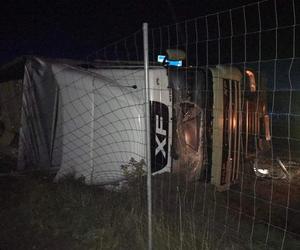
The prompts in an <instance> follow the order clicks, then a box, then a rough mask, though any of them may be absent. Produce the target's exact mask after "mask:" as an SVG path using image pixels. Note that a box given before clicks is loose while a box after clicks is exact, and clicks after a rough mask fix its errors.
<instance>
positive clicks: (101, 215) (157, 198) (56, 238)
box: [0, 174, 298, 250]
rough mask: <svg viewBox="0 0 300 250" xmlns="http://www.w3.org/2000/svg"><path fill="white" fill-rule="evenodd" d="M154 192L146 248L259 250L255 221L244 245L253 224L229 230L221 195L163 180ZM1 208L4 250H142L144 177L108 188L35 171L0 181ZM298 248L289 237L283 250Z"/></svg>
mask: <svg viewBox="0 0 300 250" xmlns="http://www.w3.org/2000/svg"><path fill="white" fill-rule="evenodd" d="M153 187H154V188H153V245H154V248H153V249H172V250H174V249H182V250H186V249H204V250H208V249H250V248H251V247H252V248H253V249H266V245H265V244H264V239H265V234H264V232H265V230H266V227H265V226H264V225H263V224H260V223H258V224H255V227H256V229H255V234H254V235H253V241H252V242H250V243H249V242H248V241H247V240H245V239H248V240H249V238H250V236H249V234H247V233H249V230H251V226H252V223H251V222H252V221H251V222H250V223H249V221H247V220H246V219H245V220H244V219H243V218H242V219H240V220H239V221H240V224H241V225H240V228H241V229H240V231H239V233H237V232H236V231H235V230H232V228H234V225H235V223H236V218H237V216H236V214H231V210H230V209H229V210H226V209H224V207H222V206H220V207H221V209H219V206H216V205H220V204H223V203H224V204H226V201H227V195H226V193H215V192H214V189H213V188H211V186H210V185H206V184H205V183H193V184H191V185H189V184H187V183H186V182H185V181H184V179H180V177H178V176H173V177H170V175H164V176H158V177H155V178H154V179H153ZM213 197H214V198H213ZM213 199H215V202H210V201H212V200H213ZM216 201H217V202H216ZM0 209H1V213H0V221H1V223H0V249H3V250H5V249H9V250H11V249H16V250H18V249H22V250H26V249H58V250H59V249H74V250H76V249H130V250H131V249H132V250H134V249H138V250H140V249H147V206H146V189H145V183H144V179H141V180H140V181H137V182H131V183H130V185H129V187H128V188H126V189H124V190H122V191H110V190H106V189H104V188H102V187H95V186H86V185H84V184H83V183H82V182H80V181H75V180H74V179H72V178H66V179H65V180H63V181H62V182H60V183H53V182H52V177H50V176H45V175H40V174H37V175H31V176H24V177H9V178H8V177H5V178H4V177H3V178H1V179H0ZM226 211H229V212H228V214H227V215H228V216H227V217H226ZM226 218H227V219H226ZM231 226H232V227H231ZM270 232H271V235H270V240H269V245H268V247H267V249H280V246H281V245H280V244H281V242H282V240H281V239H282V237H279V236H278V235H279V234H278V232H275V231H274V232H273V231H272V229H271V230H270ZM256 234H257V235H256ZM260 237H261V239H260V240H257V239H259V238H260ZM244 238H245V239H244ZM251 244H252V245H251ZM297 244H298V241H295V240H294V239H289V242H288V245H286V246H285V247H286V248H285V249H297V248H294V247H297V246H298V245H297ZM291 247H292V248H291Z"/></svg>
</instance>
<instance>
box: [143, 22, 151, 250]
mask: <svg viewBox="0 0 300 250" xmlns="http://www.w3.org/2000/svg"><path fill="white" fill-rule="evenodd" d="M143 41H144V70H145V104H146V105H145V109H146V110H145V123H146V132H145V137H146V164H147V201H148V249H149V250H152V194H151V141H150V138H151V137H150V135H151V131H150V93H149V47H148V23H143Z"/></svg>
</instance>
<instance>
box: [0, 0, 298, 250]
mask: <svg viewBox="0 0 300 250" xmlns="http://www.w3.org/2000/svg"><path fill="white" fill-rule="evenodd" d="M299 8H300V4H299V2H298V1H296V0H288V1H279V0H265V1H260V2H257V3H253V4H249V5H245V6H241V7H238V8H234V9H230V10H226V11H222V12H218V13H214V14H210V15H207V16H203V17H198V18H194V19H190V20H186V21H184V22H180V23H176V24H172V25H167V26H162V27H158V28H153V29H152V28H151V29H149V50H150V51H149V58H150V68H149V84H150V90H149V91H150V106H151V108H150V126H151V131H150V132H151V138H150V139H151V140H150V142H151V143H150V146H151V160H152V163H151V166H148V168H151V170H152V173H153V175H152V197H151V199H152V208H153V214H152V223H153V228H152V231H153V239H152V244H153V249H229V248H232V249H240V248H241V249H243V248H245V249H247V248H252V249H264V248H267V249H269V248H270V249H273V248H274V249H297V248H298V247H300V246H299V237H300V224H299V219H300V203H299V200H300V182H299V181H300V168H299V167H300V133H299V125H300V102H299V100H300V99H299V98H300V59H299V54H300V50H299V46H298V45H297V44H299V30H300V29H299V22H300V13H299ZM183 52H184V53H183ZM182 54H185V56H182ZM159 55H163V56H165V57H163V58H164V59H163V61H162V62H161V63H159V62H157V61H158V56H159ZM174 58H175V59H174ZM143 59H144V58H143V33H142V30H139V31H137V32H136V33H134V34H132V35H130V36H128V37H126V38H124V39H122V40H120V41H117V42H115V43H113V44H110V45H108V46H107V47H105V48H103V49H101V50H99V51H97V52H95V53H94V54H92V55H90V56H89V57H88V58H87V60H86V61H81V62H79V61H78V62H75V61H68V60H48V59H41V58H30V59H27V62H26V64H25V70H24V71H22V70H21V72H20V73H19V74H18V77H14V78H12V77H10V76H11V73H10V70H11V66H7V68H5V69H3V73H2V75H3V77H2V79H1V82H6V85H13V84H15V85H13V86H19V85H21V86H22V87H19V90H18V91H14V93H17V94H18V96H19V99H18V98H11V96H10V92H9V90H7V91H6V92H5V93H7V95H6V96H4V94H3V95H2V93H4V91H1V96H0V97H1V99H0V101H1V121H2V125H1V126H2V127H3V129H2V130H3V133H2V137H0V139H1V140H3V142H2V145H5V148H6V149H7V148H8V147H7V146H9V147H10V149H9V150H8V151H9V152H7V150H6V149H5V150H6V151H5V150H4V149H3V150H2V151H3V152H2V153H3V154H5V155H6V156H7V155H9V157H12V158H14V159H15V160H16V162H18V169H19V170H26V169H32V168H33V169H36V168H38V169H39V168H41V166H42V168H45V169H49V168H50V169H55V170H57V174H56V177H55V180H57V181H59V179H60V178H64V177H65V176H69V175H72V176H75V177H76V178H79V177H83V179H84V181H85V182H86V183H87V184H101V185H103V184H110V185H111V186H110V187H113V190H116V189H120V190H122V188H121V187H122V186H123V185H125V186H127V188H128V186H129V190H130V191H129V195H130V197H133V199H132V200H130V203H129V204H127V205H128V207H126V211H127V212H128V214H129V213H131V215H132V214H135V215H137V217H134V218H135V219H133V220H134V221H132V224H133V226H132V227H135V229H132V228H127V227H125V226H124V225H122V224H121V225H119V227H120V228H122V227H123V226H124V227H125V228H127V229H128V230H133V231H134V232H135V233H140V234H141V235H142V236H141V238H142V241H146V240H147V234H146V231H147V230H146V227H144V225H146V224H147V221H146V219H147V215H146V212H145V211H146V210H145V209H146V185H145V172H146V171H147V166H146V165H147V164H146V162H145V160H146V146H147V145H146V143H145V142H146V132H147V131H146V130H145V126H146V125H145V103H146V101H147V100H146V98H145V95H144V91H145V82H144V81H145V75H144V74H145V72H144V67H143ZM176 60H182V63H183V65H182V66H181V67H176V66H172V65H171V63H172V62H174V61H176ZM175 63H177V62H175ZM14 76H16V75H14ZM8 80H9V81H8ZM12 80H13V81H14V82H12ZM6 85H5V84H1V85H0V87H1V88H3V89H4V88H9V87H6ZM20 88H21V90H20ZM16 99H18V101H15V100H16ZM12 100H13V101H14V102H16V103H14V104H12ZM20 102H22V105H21V104H20ZM9 105H13V106H16V107H19V108H15V109H14V112H17V113H18V116H16V117H20V118H19V121H13V120H12V119H10V118H8V116H7V115H5V109H8V107H10V106H9ZM11 123H13V125H11ZM4 127H5V129H4ZM7 128H10V129H7ZM0 129H1V127H0ZM18 129H19V130H18ZM3 138H4V139H3ZM0 142H1V141H0ZM120 181H121V182H120ZM120 183H121V184H120ZM107 187H108V185H106V188H107ZM125 189H126V187H125ZM110 195H111V196H109V197H111V199H113V198H114V196H113V195H112V194H110ZM126 197H127V196H126ZM127 205H126V206H127ZM112 206H113V205H112ZM114 206H119V207H122V206H123V205H122V204H115V205H114ZM113 208H114V207H111V209H113ZM125 214H126V213H125ZM125 214H124V216H126V215H125ZM130 218H132V217H130ZM138 225H139V226H138ZM136 228H139V229H138V230H137V229H136ZM120 230H121V229H120ZM139 230H140V231H139ZM121 231H122V230H121ZM127 243H128V242H127ZM135 243H136V242H135ZM128 244H129V243H128ZM125 245H126V244H125ZM127 246H130V244H129V245H127ZM139 246H140V247H145V248H146V245H145V244H144V245H143V244H142V243H141V245H139ZM122 247H123V248H122ZM131 247H133V246H131ZM119 249H124V246H120V248H119Z"/></svg>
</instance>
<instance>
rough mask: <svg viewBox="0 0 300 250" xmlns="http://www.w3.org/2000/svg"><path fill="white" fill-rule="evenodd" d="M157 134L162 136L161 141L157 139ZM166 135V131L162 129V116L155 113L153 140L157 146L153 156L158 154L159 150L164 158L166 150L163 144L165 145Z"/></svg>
mask: <svg viewBox="0 0 300 250" xmlns="http://www.w3.org/2000/svg"><path fill="white" fill-rule="evenodd" d="M158 135H162V136H163V140H162V141H160V140H159V138H158ZM166 135H167V131H166V130H164V129H163V117H161V116H158V115H156V116H155V141H156V144H157V147H156V148H155V156H156V155H158V154H159V152H161V153H162V155H163V156H164V158H166V151H165V149H164V146H165V145H166V142H167V140H166Z"/></svg>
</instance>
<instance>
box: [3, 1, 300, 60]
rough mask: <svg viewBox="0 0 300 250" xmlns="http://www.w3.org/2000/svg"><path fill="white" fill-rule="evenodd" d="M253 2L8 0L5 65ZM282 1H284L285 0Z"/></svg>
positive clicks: (82, 53) (85, 51) (81, 49)
mask: <svg viewBox="0 0 300 250" xmlns="http://www.w3.org/2000/svg"><path fill="white" fill-rule="evenodd" d="M252 2H257V0H201V1H197V0H176V1H175V0H151V1H150V0H149V1H146V0H137V1H132V0H127V1H123V0H119V1H114V0H98V1H97V0H90V1H67V0H61V1H56V2H51V1H37V0H36V1H33V0H28V1H9V0H6V1H3V2H1V12H0V13H1V15H0V64H2V63H5V62H7V61H9V60H12V59H14V58H15V57H17V56H21V55H27V54H34V55H42V56H46V57H65V58H81V59H85V58H86V56H87V55H89V54H91V53H93V52H94V51H96V50H99V49H101V48H102V47H103V46H105V45H107V44H109V43H111V42H113V41H116V40H118V39H120V38H122V37H124V36H127V35H130V34H131V33H133V32H135V31H136V30H138V29H140V28H141V27H142V22H144V21H146V22H148V23H149V26H150V27H159V26H162V25H166V24H172V23H175V22H179V21H183V20H185V19H190V18H193V17H198V16H202V15H205V14H210V13H214V12H217V11H221V10H226V9H229V8H234V7H237V6H241V5H244V4H248V3H252ZM277 2H278V3H277V4H279V5H280V4H281V5H283V6H284V5H285V2H286V0H277ZM296 2H297V1H296Z"/></svg>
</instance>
